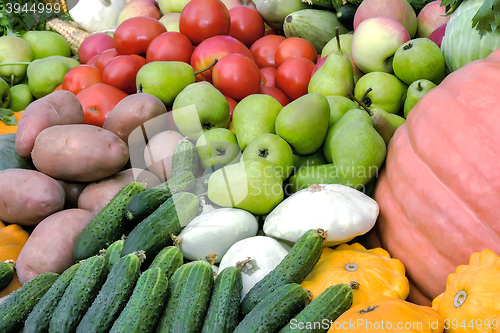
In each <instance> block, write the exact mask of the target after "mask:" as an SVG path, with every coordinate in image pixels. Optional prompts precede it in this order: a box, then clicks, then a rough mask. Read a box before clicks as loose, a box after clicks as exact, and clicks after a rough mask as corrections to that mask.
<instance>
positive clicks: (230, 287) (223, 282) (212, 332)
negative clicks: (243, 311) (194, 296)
mask: <svg viewBox="0 0 500 333" xmlns="http://www.w3.org/2000/svg"><path fill="white" fill-rule="evenodd" d="M242 289H243V279H242V276H241V271H240V269H239V268H236V267H235V266H229V267H226V268H224V269H223V270H222V271H221V272H220V273H219V275H218V276H217V278H216V279H215V284H214V288H213V291H212V297H211V298H210V305H209V306H208V311H207V315H206V316H205V320H204V322H203V328H202V330H201V332H202V333H232V332H233V331H234V329H235V328H236V326H238V322H239V314H240V302H241V290H242Z"/></svg>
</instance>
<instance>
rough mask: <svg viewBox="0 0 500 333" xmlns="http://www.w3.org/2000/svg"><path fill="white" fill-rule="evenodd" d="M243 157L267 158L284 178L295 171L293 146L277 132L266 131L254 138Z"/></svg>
mask: <svg viewBox="0 0 500 333" xmlns="http://www.w3.org/2000/svg"><path fill="white" fill-rule="evenodd" d="M241 158H242V159H243V160H245V159H252V158H265V159H266V160H268V161H269V162H271V163H272V164H273V165H274V167H275V168H276V170H278V172H279V173H280V175H281V177H282V178H283V180H286V179H287V178H288V177H290V174H291V173H292V171H293V152H292V147H290V145H289V144H288V143H287V142H286V141H285V140H283V139H282V138H280V137H279V136H277V135H276V134H270V133H265V134H261V135H259V136H258V137H256V138H255V139H253V140H252V141H251V142H250V143H249V144H248V146H247V148H246V149H245V151H244V152H243V155H242V157H241Z"/></svg>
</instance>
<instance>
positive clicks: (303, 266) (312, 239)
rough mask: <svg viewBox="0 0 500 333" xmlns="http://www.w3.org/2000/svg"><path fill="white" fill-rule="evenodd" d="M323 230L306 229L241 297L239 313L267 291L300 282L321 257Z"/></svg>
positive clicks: (266, 293)
mask: <svg viewBox="0 0 500 333" xmlns="http://www.w3.org/2000/svg"><path fill="white" fill-rule="evenodd" d="M324 240H325V232H324V231H323V230H322V229H311V230H308V231H307V232H306V233H305V234H304V235H303V236H302V237H301V238H300V239H299V240H298V241H297V243H295V244H294V245H293V247H292V249H291V250H290V252H288V254H287V255H286V256H285V258H283V260H282V261H281V262H280V263H279V264H278V266H276V267H275V268H274V269H273V270H272V271H271V272H269V274H267V275H266V276H264V278H263V279H262V280H260V281H259V282H257V283H256V284H255V285H254V286H253V287H252V289H250V290H249V291H248V293H247V294H246V295H245V297H244V298H243V301H242V302H241V313H242V315H243V316H245V315H247V314H248V313H249V312H250V311H251V310H252V309H253V308H254V307H255V306H256V305H257V304H259V302H260V301H262V300H263V299H264V298H265V297H266V296H267V295H269V293H271V292H273V291H274V290H276V289H277V288H279V287H281V286H283V285H285V284H288V283H301V282H302V280H304V278H305V277H306V276H307V275H308V274H309V273H310V272H311V271H312V269H313V268H314V266H315V265H316V263H317V262H318V261H319V258H320V257H321V252H322V250H323V242H324Z"/></svg>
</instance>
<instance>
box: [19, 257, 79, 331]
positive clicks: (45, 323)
mask: <svg viewBox="0 0 500 333" xmlns="http://www.w3.org/2000/svg"><path fill="white" fill-rule="evenodd" d="M80 265H81V264H74V265H73V266H71V267H69V268H68V269H66V270H65V271H64V272H63V273H62V274H61V276H59V278H58V279H57V281H56V282H55V283H54V284H53V285H52V286H51V287H50V289H49V290H48V291H47V292H46V293H45V295H43V297H42V298H40V301H38V303H37V304H36V305H35V307H34V308H33V310H32V311H31V312H30V314H29V316H28V318H27V319H26V322H25V323H24V330H23V333H42V332H43V333H45V332H48V331H49V322H50V318H52V314H53V313H54V310H55V308H56V306H57V303H58V302H59V301H60V300H61V298H62V296H63V294H64V291H65V290H66V288H67V287H68V286H69V283H70V282H71V279H73V276H75V274H76V272H77V271H78V269H79V268H80Z"/></svg>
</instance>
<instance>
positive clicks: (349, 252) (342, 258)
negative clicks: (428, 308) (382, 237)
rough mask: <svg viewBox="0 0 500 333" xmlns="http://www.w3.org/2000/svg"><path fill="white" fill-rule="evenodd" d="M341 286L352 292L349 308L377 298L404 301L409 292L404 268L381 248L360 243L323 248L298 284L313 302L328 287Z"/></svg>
mask: <svg viewBox="0 0 500 333" xmlns="http://www.w3.org/2000/svg"><path fill="white" fill-rule="evenodd" d="M339 283H345V284H348V285H350V286H351V288H352V289H353V302H352V306H355V305H357V304H360V303H367V302H371V301H373V300H376V299H378V298H380V297H394V298H400V299H403V300H404V299H406V297H407V296H408V293H409V292H410V287H409V283H408V279H407V278H406V276H405V267H404V266H403V264H402V263H401V261H399V260H397V259H391V256H390V255H389V253H388V252H387V251H385V250H384V249H382V248H375V249H371V250H367V249H365V248H364V247H363V246H362V245H361V244H359V243H354V244H352V245H348V244H341V245H339V246H337V247H336V248H335V249H332V248H329V247H324V248H323V252H322V254H321V258H320V260H319V261H318V263H317V264H316V266H315V267H314V269H313V270H312V271H311V273H309V275H308V276H307V277H306V278H305V280H304V281H303V282H302V286H303V287H304V288H306V289H307V290H310V291H311V292H312V294H313V296H312V297H313V299H314V298H316V297H317V296H319V294H321V293H322V292H323V291H324V290H325V289H326V288H328V287H329V286H334V285H336V284H339Z"/></svg>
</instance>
